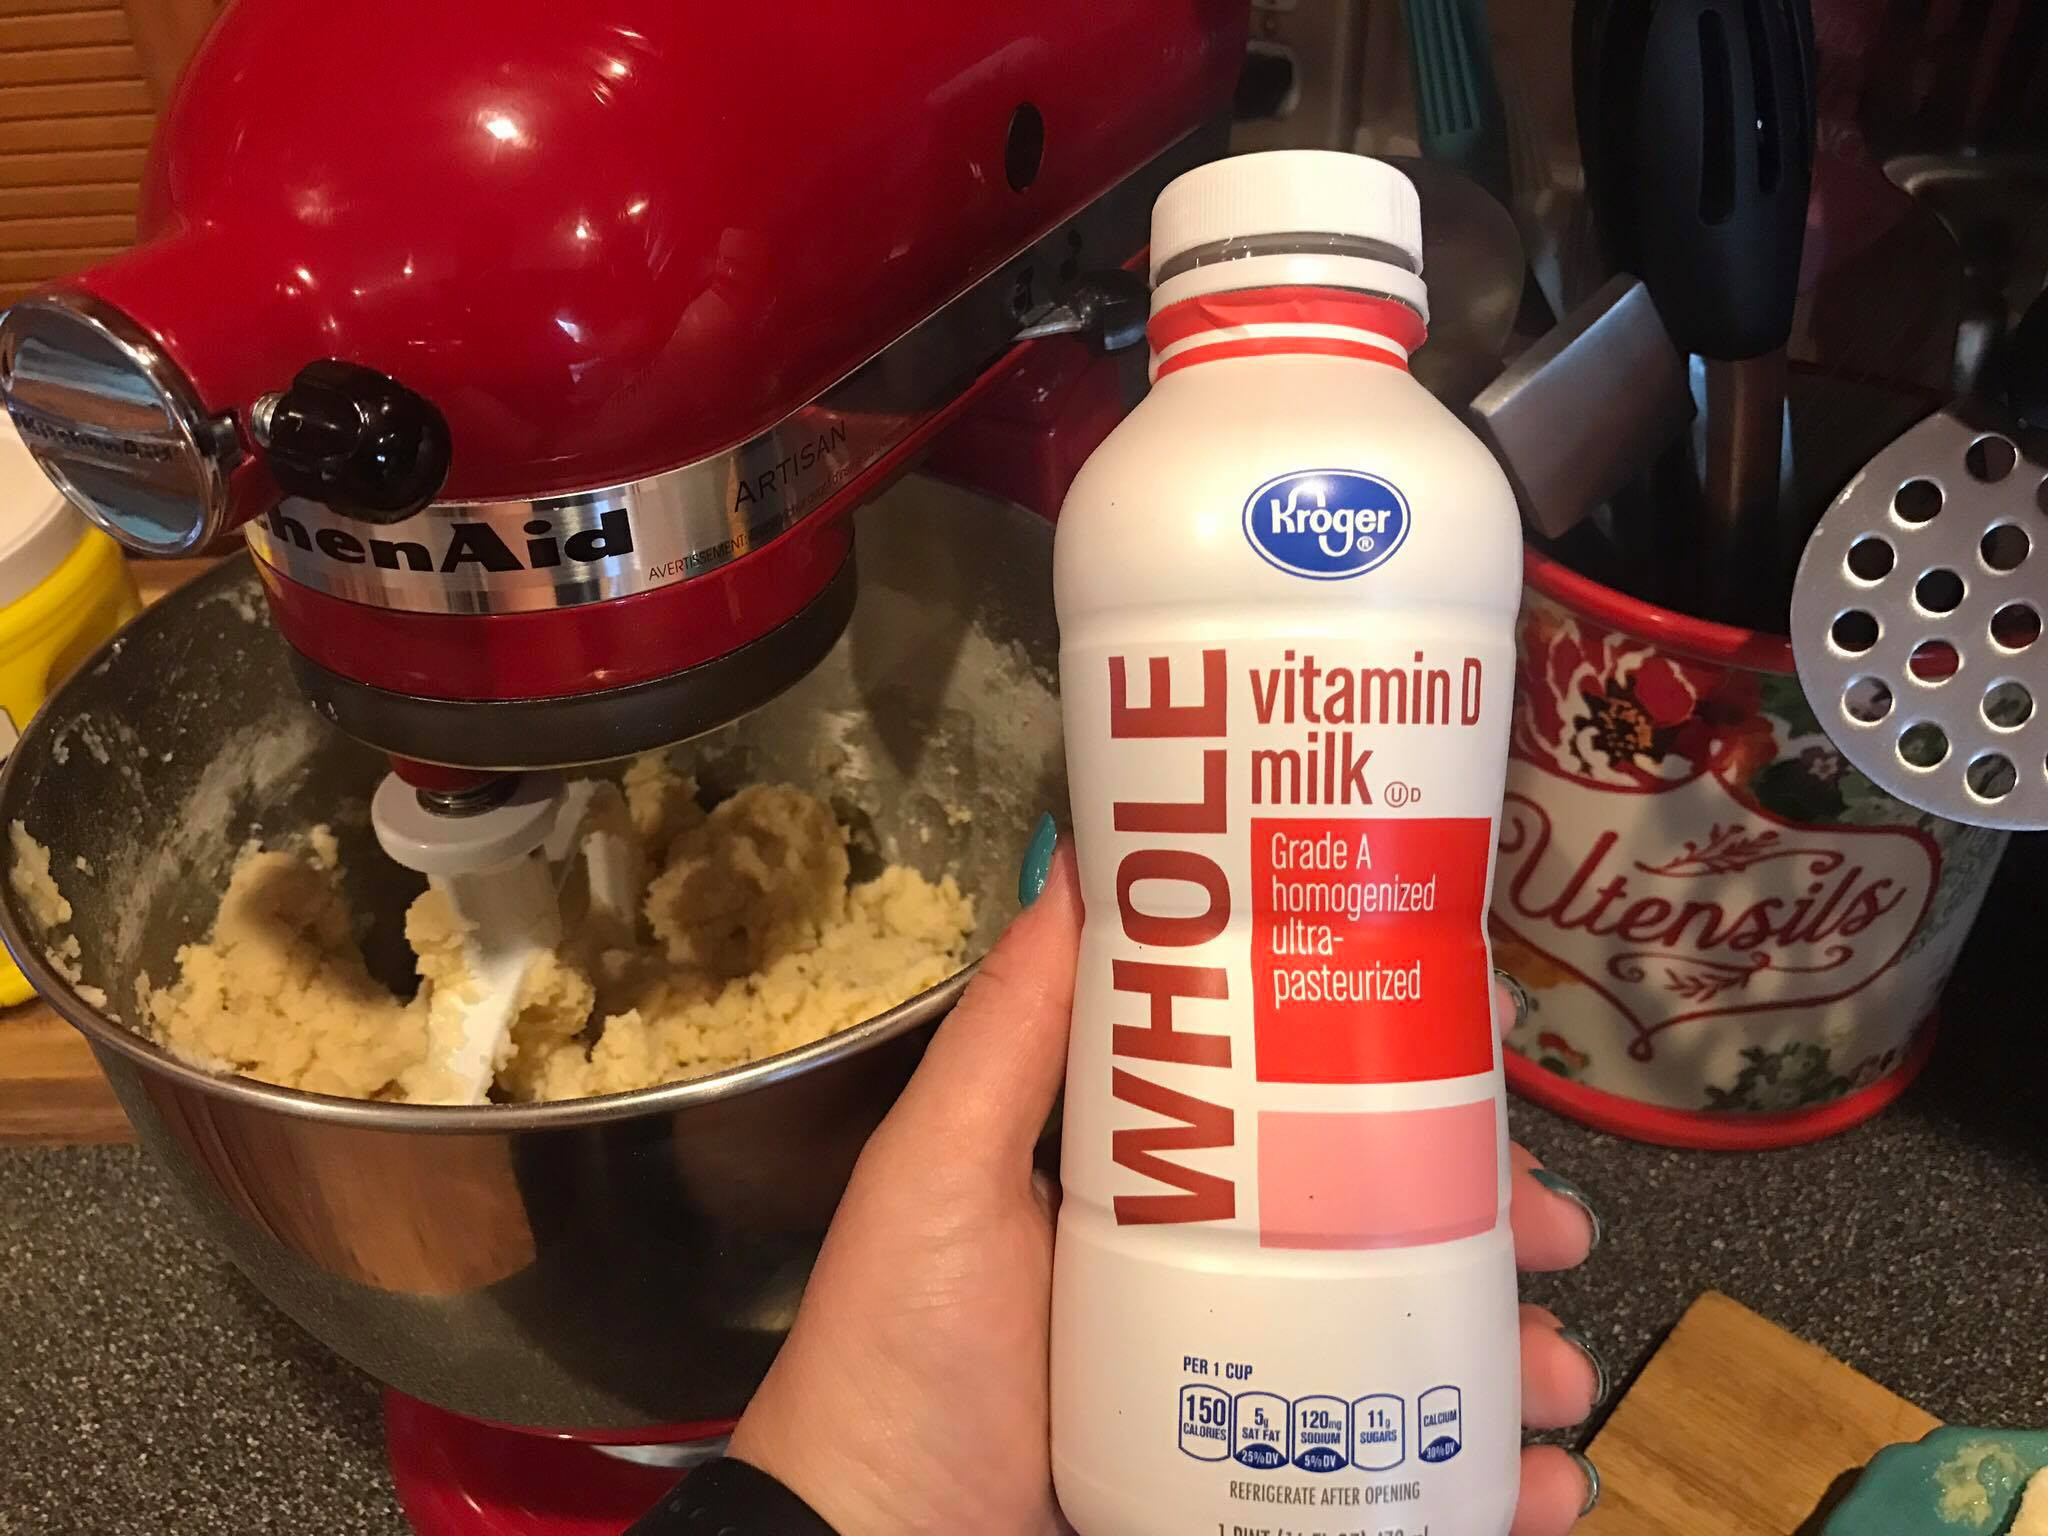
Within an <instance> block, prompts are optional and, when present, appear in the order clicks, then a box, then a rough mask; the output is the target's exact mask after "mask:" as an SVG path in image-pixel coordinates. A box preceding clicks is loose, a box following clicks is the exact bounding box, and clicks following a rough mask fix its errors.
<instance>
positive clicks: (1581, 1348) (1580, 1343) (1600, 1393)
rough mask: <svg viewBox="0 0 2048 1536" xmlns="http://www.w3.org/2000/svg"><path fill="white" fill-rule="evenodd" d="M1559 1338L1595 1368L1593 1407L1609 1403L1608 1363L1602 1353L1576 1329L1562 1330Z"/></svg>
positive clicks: (1558, 1333)
mask: <svg viewBox="0 0 2048 1536" xmlns="http://www.w3.org/2000/svg"><path fill="white" fill-rule="evenodd" d="M1557 1336H1558V1337H1559V1338H1560V1339H1563V1340H1564V1341H1565V1343H1567V1344H1569V1345H1571V1347H1572V1348H1573V1349H1576V1350H1577V1351H1578V1352H1579V1353H1580V1354H1582V1355H1584V1356H1585V1357H1586V1363H1587V1364H1588V1365H1590V1366H1592V1367H1593V1406H1594V1407H1595V1408H1598V1407H1599V1406H1600V1405H1601V1404H1602V1403H1604V1402H1606V1401H1607V1362H1606V1361H1605V1360H1602V1359H1601V1358H1600V1351H1599V1350H1597V1349H1595V1348H1594V1347H1593V1343H1592V1340H1590V1339H1588V1338H1587V1337H1586V1336H1585V1335H1584V1334H1583V1333H1581V1332H1579V1330H1578V1329H1576V1328H1560V1329H1558V1330H1557Z"/></svg>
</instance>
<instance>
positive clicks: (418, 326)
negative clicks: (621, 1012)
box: [0, 0, 1246, 1532]
mask: <svg viewBox="0 0 2048 1536" xmlns="http://www.w3.org/2000/svg"><path fill="white" fill-rule="evenodd" d="M1245 24H1246V13H1245V7H1244V5H1243V3H1242V0H1126V3H1123V4H1118V5H1109V6H1105V5H1100V4H1096V3H1094V0H1042V3H1040V4H1036V5H1032V6H1023V7H1020V6H970V7H952V8H940V9H937V10H933V9H932V8H929V7H925V6H920V5H912V4H909V3H906V0H885V3H883V4H881V5H869V6H805V7H799V8H790V7H770V8H765V9H764V8H762V7H753V8H746V7H741V8H737V9H734V8H716V7H714V8H708V9H707V8H690V9H688V10H687V11H686V10H682V9H679V8H676V7H673V6H667V5H661V4H657V3H654V0H590V3H586V4H582V5H573V6H561V5H542V4H538V3H534V0H512V3H500V4H493V5H484V4H481V3H477V0H447V3H443V4H440V5H435V6H430V7H418V6H414V5H410V4H405V3H401V0H361V3H357V4H353V5H348V6H328V7H313V8H307V7H301V6H293V5H289V4H285V3H283V0H235V3H233V4H231V5H229V6H228V7H227V9H226V11H225V12H224V14H223V16H222V18H221V20H220V22H219V23H218V24H217V25H216V27H215V28H214V30H213V31H212V33H211V34H210V35H209V36H208V37H207V39H206V40H205V42H204V43H203V44H202V45H201V47H200V49H199V52H198V53H197V55H196V56H195V58H194V60H193V62H192V64H191V65H190V67H189V69H188V71H187V74H186V77H185V79H184V81H183V82H182V84H181V86H180V89H179V91H178V94H177V96H176V98H175V100H174V101H173V102H172V104H171V105H170V107H169V108H168V110H167V112H166V113H165V116H164V119H163V121H162V123H161V125H160V127H159V132H158V136H157V139H156V141H155V144H154V147H153V149H152V153H151V159H150V167H149V171H148V175H147V179H146V185H145V189H144V197H143V213H142V217H141V221H140V222H141V228H142V231H143V239H142V242H141V243H140V244H139V245H138V246H137V247H136V248H135V249H134V250H132V251H131V252H129V253H127V254H126V255H124V256H122V257H120V258H117V259H116V260H114V261H111V262H108V263H106V264H104V265H102V266H100V267H97V268H94V269H92V270H89V271H87V272H84V273H82V274H80V275H79V276H77V277H76V278H74V279H71V280H69V281H67V282H66V283H64V284H62V285H61V286H59V287H57V288H55V289H53V290H51V291H49V292H46V293H43V294H40V295H37V296H35V297H32V298H29V299H25V300H23V301H21V302H19V303H17V304H16V305H14V306H13V308H12V309H11V310H9V311H8V312H7V314H6V316H5V318H4V321H0V392H4V395H5V399H6V403H7V408H8V411H9V413H10V415H11V416H12V418H13V419H14V421H15V423H16V424H17V426H18V427H19V428H20V430H21V432H22V435H23V437H24V439H25V440H26V441H27V442H28V444H29V445H30V446H31V448H32V450H33V451H34V452H35V454H36V456H37V458H38V459H39V461H40V462H41V463H42V465H43V467H44V468H45V470H46V471H47V472H48V473H49V474H50V476H51V478H52V479H53V480H55V481H56V482H57V484H58V485H59V486H60V487H62V488H63V489H64V490H65V491H66V493H67V494H69V495H70V496H71V497H72V499H73V500H75V501H76V502H77V503H78V504H79V505H80V506H81V507H83V508H84V509H85V511H86V512H87V514H88V515H89V516H91V517H92V518H93V519H94V520H95V521H97V522H98V523H100V524H101V526H103V527H105V528H107V529H108V530H109V531H110V532H111V533H113V534H114V535H115V537H116V538H118V539H120V540H121V541H122V542H123V543H124V544H126V545H127V546H128V547H130V548H131V549H134V550H138V551H142V552H147V553H155V554H175V553H180V552H186V551H194V550H199V549H203V548H207V547H210V546H213V545H215V544H216V542H217V541H218V540H219V539H220V538H221V537H222V536H223V535H226V534H228V533H230V532H232V531H235V530H240V531H241V532H242V533H243V534H244V536H245V537H246V540H247V542H248V545H249V547H250V549H251V551H252V552H253V554H254V556H255V558H256V562H257V568H258V570H259V572H260V573H261V576H262V579H263V584H264V588H265V590H266V592H267V594H268V598H269V603H270V609H271V615H272V618H273V619H274V621H275V624H276V627H277V629H278V631H279V632H280V633H281V634H282V636H283V637H284V639H285V640H286V642H287V645H288V654H289V659H290V665H291V666H292V668H293V670H294V673H295V675H296V678H297V680H298V682H299V685H300V687H301V689H302V691H303V692H304V693H305V695H306V697H307V698H308V700H309V701H310V702H311V703H312V705H313V706H314V708H315V709H317V710H318V711H319V712H320V714H321V715H322V716H324V717H325V718H326V719H327V720H329V721H330V722H332V723H333V724H335V725H337V726H338V727H339V728H340V729H341V730H343V731H345V732H347V733H348V734H350V735H352V736H355V737H357V738H359V739H360V740H362V741H364V742H366V743H369V744H370V745H372V746H374V747H377V748H379V749H381V750H383V751H384V752H386V753H388V754H390V755H391V756H392V758H393V760H394V765H395V766H396V768H397V770H398V773H399V775H400V776H401V778H402V779H403V780H404V783H405V785H407V786H410V791H412V792H417V794H418V799H419V808H420V810H421V811H422V812H424V813H425V814H426V816H427V819H428V822H429V824H430V826H431V827H435V828H438V827H441V826H445V828H446V837H447V840H448V845H449V847H450V848H452V849H454V850H455V851H454V853H453V854H451V855H449V857H450V858H451V859H452V860H453V862H454V864H455V865H456V866H458V867H459V866H460V865H461V862H462V858H463V857H464V856H465V851H466V849H467V845H466V844H465V843H464V841H463V840H464V839H465V838H467V837H469V836H471V831H470V829H471V828H473V827H474V826H475V825H476V824H477V822H478V821H479V818H476V817H473V816H467V815H454V814H450V815H445V816H440V817H439V818H438V821H437V820H436V813H437V812H442V811H450V812H460V811H468V810H473V809H474V808H475V805H476V803H478V802H480V801H481V802H491V801H494V800H495V799H500V798H502V797H504V796H505V795H507V794H508V793H510V790H509V789H508V787H507V786H508V785H509V784H510V783H511V777H510V776H513V775H531V774H533V773H535V772H536V771H540V770H547V769H551V768H556V767H560V766H564V765H571V764H581V763H591V762H598V761H603V760H607V759H612V758H617V757H620V756H624V755H627V754H630V753H634V752H638V751H642V750H646V749H650V748H654V747H659V746H663V745H666V744H669V743H672V742H675V741H679V740H682V739H685V738H687V737H690V736H693V735H695V734H698V733H700V732H702V731H705V730H707V729H710V728H711V727H714V726H716V725H719V724H722V723H724V722H725V721H728V720H731V719H733V718H735V717H737V716H739V715H740V714H742V713H745V712H746V711H748V710H750V709H752V708H753V707H754V706H756V705H758V704H760V703H761V702H763V701H764V700H766V699H768V698H769V697H771V696H773V695H774V694H775V693H777V692H778V691H780V690H781V689H782V688H784V687H786V686H787V685H788V684H790V683H791V682H793V681H794V680H796V679H797V678H799V677H801V676H803V675H804V673H805V672H806V671H808V670H809V669H810V668H811V667H812V666H813V665H814V664H815V663H816V662H817V661H818V659H819V658H820V657H822V656H823V655H824V654H825V652H826V651H827V650H829V649H830V648H831V646H832V645H833V643H834V641H835V640H836V639H837V637H838V635H839V633H840V631H841V629H842V628H843V627H844V625H845V623H846V619H847V614H848V612H849V609H850V606H851V604H852V601H853V591H854V588H853V581H852V564H851V562H852V558H853V550H852V524H851V520H850V519H849V518H848V517H847V516H846V515H845V514H846V513H847V512H848V511H850V510H851V508H852V507H854V506H855V505H856V504H858V503H859V502H861V501H863V500H865V499H866V498H868V497H869V496H871V495H872V494H873V493H874V492H876V491H877V490H879V489H881V488H882V486H883V485H885V484H886V483H887V482H888V481H889V480H890V479H891V478H893V477H894V476H895V475H896V474H897V473H898V472H900V471H901V470H902V469H903V468H904V467H905V466H906V465H907V464H908V463H909V462H910V461H911V460H912V459H913V458H914V456H916V455H917V454H918V453H919V452H920V451H921V450H923V449H925V448H926V447H927V446H928V445H929V444H930V442H931V440H932V439H933V438H934V436H935V435H936V434H937V433H939V432H940V430H941V429H942V428H944V427H946V426H947V425H948V424H949V423H952V422H954V421H955V420H957V419H958V418H960V417H961V416H962V414H963V413H965V412H968V411H969V410H970V409H971V408H972V407H973V405H974V404H975V402H976V401H977V400H979V399H981V398H982V397H984V396H991V395H995V394H997V393H998V392H1000V391H1002V390H1003V389H1004V388H1005V387H1006V386H1007V381H1008V380H1010V379H1011V378H1012V377H1013V376H1015V375H1016V373H1017V370H1018V369H1019V368H1020V366H1022V365H1024V364H1025V363H1026V361H1027V359H1028V358H1029V356H1030V355H1031V354H1032V353H1033V352H1034V349H1039V350H1040V351H1041V352H1042V351H1043V349H1047V348H1056V349H1057V348H1071V347H1072V346H1073V345H1074V343H1073V342H1072V341H1070V340H1064V339H1058V333H1062V332H1078V333H1089V332H1095V333H1098V339H1100V338H1099V333H1100V332H1102V331H1103V330H1105V329H1107V330H1125V331H1128V332H1130V333H1131V335H1132V336H1133V337H1135V335H1136V334H1137V328H1138V326H1141V325H1142V319H1143V290H1142V285H1141V284H1140V283H1139V282H1138V281H1137V280H1136V278H1135V277H1133V276H1132V275H1131V274H1130V271H1129V268H1130V266H1131V263H1132V262H1133V260H1134V258H1136V257H1137V256H1138V255H1139V254H1140V252H1141V249H1142V247H1143V244H1144V240H1145V230H1146V226H1147V218H1148V214H1149V210H1150V206H1151V203H1152V200H1153V197H1154V196H1155V194H1156V193H1157V192H1158V190H1159V189H1160V188H1161V187H1162V186H1163V185H1164V184H1165V183H1166V181H1168V180H1169V179H1171V177H1172V176H1173V175H1175V174H1177V173H1178V172H1179V171H1181V170H1183V169H1186V168H1187V167H1188V166H1190V165H1192V164H1195V163H1197V162H1199V161H1200V160H1203V159H1207V158H1210V157H1211V156H1213V155H1215V154H1216V153H1219V152H1220V151H1221V149H1222V146H1223V140H1224V130H1225V113H1226V108H1227V105H1228V101H1229V97H1230V93H1231V87H1232V85H1233V83H1234V81H1235V79H1236V76H1237V72H1238V67H1239V64H1240V62H1241V59H1242V56H1243V46H1244V43H1243V36H1244V30H1245ZM1134 318H1135V321H1136V324H1132V323H1131V322H1132V320H1133V319H1134ZM1046 336H1051V337H1054V338H1055V339H1052V340H1031V339H1022V340H1020V337H1046ZM1041 361H1042V360H1041ZM1052 372H1054V373H1070V372H1071V369H1054V370H1052ZM1046 373H1047V370H1046V369H1045V368H1044V367H1043V366H1041V367H1040V368H1039V369H1038V370H1037V374H1038V376H1039V377H1040V380H1041V382H1042V379H1043V377H1044V376H1045V375H1046ZM1031 376H1032V375H1031V372H1030V370H1027V371H1026V374H1025V378H1026V379H1027V380H1029V379H1030V378H1031ZM1018 387H1019V388H1021V389H1024V390H1026V391H1027V392H1028V391H1029V390H1031V389H1033V388H1036V387H1038V386H1036V385H1033V384H1031V383H1028V382H1027V383H1025V384H1021V385H1019V386H1018ZM1076 395H1077V397H1080V398H1086V399H1089V400H1093V401H1096V402H1097V403H1100V401H1101V400H1102V399H1104V398H1105V396H1104V393H1103V391H1102V390H1100V389H1093V390H1087V389H1083V390H1077V391H1076ZM1091 414H1092V416H1093V418H1094V419H1092V420H1090V421H1089V422H1087V423H1086V425H1085V426H1084V427H1083V428H1082V431H1083V432H1084V433H1085V434H1086V435H1088V436H1090V437H1093V436H1095V435H1099V433H1100V432H1101V431H1104V430H1106V428H1107V426H1108V424H1109V423H1108V421H1107V420H1103V419H1100V417H1101V413H1100V412H1094V413H1091ZM1091 446H1092V441H1081V442H1078V443H1076V442H1074V441H1061V442H1058V443H1055V444H1053V445H1052V449H1053V454H1052V457H1053V459H1054V460H1055V461H1056V462H1057V463H1059V464H1063V465H1071V464H1077V463H1078V462H1079V461H1080V458H1081V457H1082V456H1083V455H1084V454H1085V453H1086V451H1087V450H1088V448H1089V447H1091ZM954 458H955V465H956V470H957V469H958V463H959V458H960V456H959V455H955V456H954ZM1007 473H1009V474H1010V475H1012V476H1021V477H1022V478H1023V479H1024V480H1027V481H1030V482H1031V483H1032V485H1033V489H1034V494H1033V496H1032V499H1033V500H1034V501H1038V500H1042V499H1043V493H1044V489H1045V487H1044V485H1043V484H1042V483H1040V482H1042V481H1043V480H1044V479H1045V476H1044V475H1043V474H1042V473H1037V474H1034V472H1033V471H1032V470H1031V469H1030V468H1029V466H1026V467H1024V468H1023V469H1019V468H1018V467H1017V466H1015V465H1014V464H1012V465H1011V466H1009V468H1008V470H1007ZM387 846H390V845H389V843H388V842H387ZM502 853H503V850H502V849H497V850H495V851H494V854H493V856H494V857H495V856H498V855H501V854H502ZM478 857H479V858H480V857H481V855H479V856H478ZM445 862H446V861H444V863H445ZM418 867H422V868H425V867H427V865H425V864H421V865H419V866H418ZM391 1426H392V1427H391V1436H392V1439H391V1444H392V1449H393V1455H394V1461H395V1464H396V1466H397V1468H398V1471H399V1475H400V1481H401V1487H402V1489H403V1490H404V1493H405V1500H406V1504H407V1509H408V1512H409V1514H410V1515H411V1516H412V1518H413V1519H414V1520H415V1522H416V1524H418V1525H419V1527H420V1528H421V1529H422V1530H432V1531H451V1532H452V1531H539V1530H548V1531H583V1530H591V1531H596V1530H616V1529H618V1528H619V1527H620V1526H621V1525H622V1524H623V1523H624V1518H622V1512H630V1511H633V1510H636V1509H637V1508H640V1507H644V1505H645V1504H646V1503H647V1502H648V1501H649V1500H651V1498H652V1497H653V1496H654V1494H655V1493H656V1492H658V1491H659V1487H660V1486H661V1485H662V1484H663V1483H664V1482H666V1481H668V1480H671V1479H672V1477H673V1475H674V1474H673V1471H668V1470H660V1469H651V1468H648V1467H645V1466H636V1465H632V1464H630V1463H625V1462H619V1461H616V1460H614V1459H612V1458H608V1457H604V1456H601V1455H599V1454H598V1453H596V1452H594V1451H592V1450H590V1449H588V1448H587V1447H586V1446H584V1445H582V1444H575V1445H566V1444H565V1445H555V1444H547V1443H536V1442H535V1441H534V1440H533V1439H532V1438H531V1437H532V1436H533V1435H535V1434H539V1435H542V1436H545V1437H547V1438H548V1440H550V1441H563V1442H576V1441H581V1440H583V1439H585V1438H588V1439H593V1440H595V1439H606V1440H611V1441H614V1442H616V1441H618V1440H619V1439H621V1438H623V1437H621V1436H620V1435H618V1434H616V1433H612V1434H607V1435H592V1436H588V1437H585V1436H581V1435H579V1433H578V1430H577V1427H576V1426H573V1425H570V1426H557V1425H549V1426H521V1427H520V1430H521V1432H520V1433H517V1434H510V1433H508V1432H507V1431H505V1430H503V1429H500V1428H497V1427H494V1426H483V1425H481V1424H479V1423H477V1422H476V1421H473V1420H467V1419H456V1418H454V1417H453V1416H451V1415H446V1414H444V1413H442V1412H441V1411H440V1410H437V1409H434V1408H431V1407H429V1406H427V1405H424V1404H418V1403H413V1402H412V1401H410V1400H400V1401H396V1402H394V1404H393V1411H392V1414H391ZM720 1428H721V1426H718V1425H697V1426H666V1427H663V1426H652V1427H650V1428H649V1429H648V1430H647V1431H646V1433H645V1435H644V1437H643V1438H644V1439H646V1440H648V1441H674V1440H676V1439H679V1438H683V1437H685V1436H686V1435H688V1434H693V1433H716V1432H718V1431H719V1430H720ZM607 1468H611V1469H613V1470H612V1471H610V1472H607V1470H606V1469H607ZM607 1478H609V1479H611V1480H612V1481H613V1482H614V1483H615V1484H616V1486H615V1487H614V1489H613V1491H612V1492H611V1493H609V1494H606V1493H603V1492H601V1491H600V1489H599V1488H598V1486H597V1484H598V1483H599V1482H601V1481H603V1480H605V1479H607ZM494 1483H495V1486H491V1485H492V1484H494Z"/></svg>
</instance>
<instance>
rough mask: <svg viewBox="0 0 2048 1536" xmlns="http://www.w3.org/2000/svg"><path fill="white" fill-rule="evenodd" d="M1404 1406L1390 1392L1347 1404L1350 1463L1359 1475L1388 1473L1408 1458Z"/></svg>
mask: <svg viewBox="0 0 2048 1536" xmlns="http://www.w3.org/2000/svg"><path fill="white" fill-rule="evenodd" d="M1407 1407H1408V1405H1407V1404H1406V1403H1405V1402H1403V1401H1402V1400H1401V1399H1400V1398H1398V1397H1396V1396H1395V1395H1394V1394H1393V1393H1391V1392H1378V1393H1375V1394H1373V1395H1372V1396H1371V1397H1361V1398H1360V1399H1358V1401H1357V1402H1355V1403H1353V1404H1352V1405H1351V1464H1352V1465H1353V1466H1354V1467H1357V1468H1358V1469H1359V1470H1360V1471H1362V1472H1390V1471H1392V1470H1393V1469H1394V1468H1395V1467H1398V1466H1399V1465H1401V1463H1402V1462H1404V1461H1406V1460H1407V1459H1408V1414H1407Z"/></svg>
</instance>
